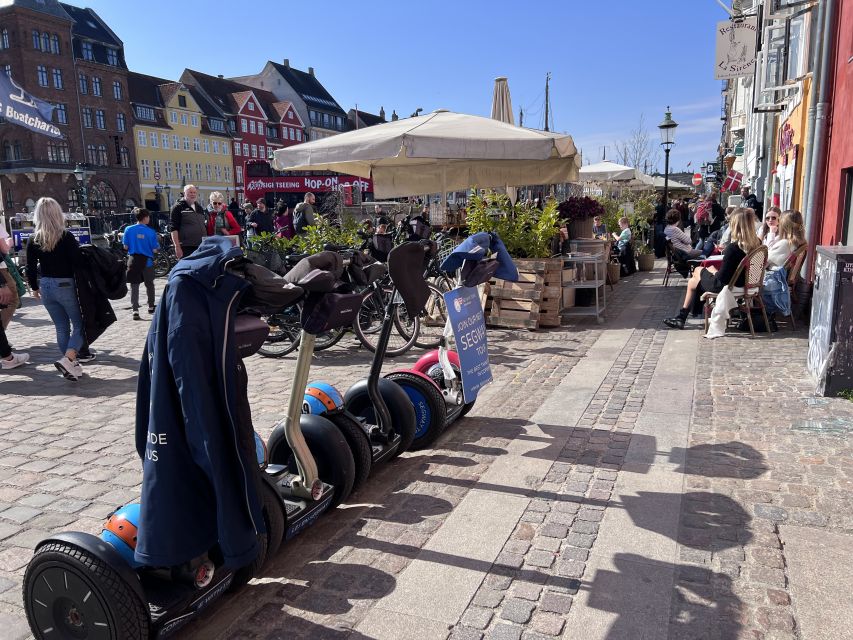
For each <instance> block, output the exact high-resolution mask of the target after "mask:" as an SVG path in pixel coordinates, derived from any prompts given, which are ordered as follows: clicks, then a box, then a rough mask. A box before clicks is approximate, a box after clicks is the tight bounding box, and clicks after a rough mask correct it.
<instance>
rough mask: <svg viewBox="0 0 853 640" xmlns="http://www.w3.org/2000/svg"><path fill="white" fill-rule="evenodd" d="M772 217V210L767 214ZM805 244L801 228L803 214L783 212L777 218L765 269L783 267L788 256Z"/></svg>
mask: <svg viewBox="0 0 853 640" xmlns="http://www.w3.org/2000/svg"><path fill="white" fill-rule="evenodd" d="M772 215H774V213H773V209H771V210H770V211H768V212H767V216H768V217H769V216H772ZM775 215H778V214H775ZM805 243H806V233H805V227H804V226H803V214H801V213H800V212H799V211H794V210H788V211H785V213H783V214H782V215H781V216H779V224H778V225H777V231H776V242H774V243H773V244H772V245H771V246H770V248H769V250H768V252H767V268H768V269H779V268H780V267H782V266H784V265H785V262H787V260H788V258H789V257H790V255H791V254H792V253H794V251H796V250H797V249H799V248H800V247H801V246H803V245H804V244H805Z"/></svg>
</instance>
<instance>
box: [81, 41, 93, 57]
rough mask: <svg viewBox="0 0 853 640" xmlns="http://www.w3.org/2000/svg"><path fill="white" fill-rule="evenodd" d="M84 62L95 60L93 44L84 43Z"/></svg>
mask: <svg viewBox="0 0 853 640" xmlns="http://www.w3.org/2000/svg"><path fill="white" fill-rule="evenodd" d="M82 46H83V60H94V59H95V53H94V52H93V51H92V43H91V42H84V43H83V45H82Z"/></svg>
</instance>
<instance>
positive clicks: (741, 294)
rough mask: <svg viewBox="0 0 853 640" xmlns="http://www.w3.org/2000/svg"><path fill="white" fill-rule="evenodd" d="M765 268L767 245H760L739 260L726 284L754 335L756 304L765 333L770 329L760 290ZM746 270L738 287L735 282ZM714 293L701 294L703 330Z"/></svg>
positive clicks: (714, 297)
mask: <svg viewBox="0 0 853 640" xmlns="http://www.w3.org/2000/svg"><path fill="white" fill-rule="evenodd" d="M766 268H767V247H765V246H763V245H762V246H760V247H758V248H757V249H753V250H752V251H750V252H749V253H748V254H747V255H746V257H745V258H744V259H743V260H741V263H740V265H739V266H738V268H737V270H736V271H735V273H734V275H733V276H732V279H731V280H730V281H729V284H728V285H726V286H727V287H728V288H729V289H730V290H731V292H732V294H733V295H734V297H735V300H737V307H736V308H737V309H738V310H739V311H742V312H744V313H745V314H746V320H747V322H748V323H749V333H750V334H751V335H752V337H753V338H754V337H755V327H754V326H753V324H752V309H753V308H754V307H755V304H756V303H757V306H758V308H759V309H761V315H763V316H764V328H765V329H766V331H767V333H771V331H770V322H769V320H768V319H767V310H766V309H765V308H764V300H762V298H761V292H762V290H763V289H764V270H765V269H766ZM744 271H746V275H745V278H744V286H743V287H738V286H736V285H735V283H736V282H737V281H738V278H740V275H741V273H743V272H744ZM717 295H718V294H716V293H711V292H706V293H704V294H702V300H704V301H705V332H706V333H707V331H708V320H709V319H710V317H711V311H713V309H714V303H715V302H716V301H717Z"/></svg>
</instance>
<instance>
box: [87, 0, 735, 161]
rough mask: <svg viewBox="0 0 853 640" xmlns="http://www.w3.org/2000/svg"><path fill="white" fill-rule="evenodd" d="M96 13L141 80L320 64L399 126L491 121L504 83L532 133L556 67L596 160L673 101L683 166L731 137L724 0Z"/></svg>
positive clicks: (581, 141) (577, 131) (221, 6)
mask: <svg viewBox="0 0 853 640" xmlns="http://www.w3.org/2000/svg"><path fill="white" fill-rule="evenodd" d="M72 2H73V0H72ZM81 4H82V3H81ZM85 4H86V6H90V7H92V8H93V9H95V10H96V11H97V12H98V13H99V14H100V15H101V17H102V18H103V19H104V20H105V21H106V22H107V24H109V25H110V26H111V28H112V29H113V30H114V31H115V32H116V33H117V34H118V36H119V37H120V38H121V39H122V40H123V41H124V43H125V55H126V58H127V63H128V65H129V66H130V68H131V69H132V70H134V71H139V72H142V73H148V74H152V75H157V76H161V77H164V78H169V79H174V78H177V77H178V76H179V75H180V74H181V72H182V70H183V69H184V68H185V67H189V68H194V69H198V70H200V71H204V72H206V73H210V74H219V73H221V74H224V75H225V76H226V77H228V76H237V75H245V74H249V73H255V72H257V71H260V69H261V68H262V66H263V64H264V62H265V61H266V60H268V59H270V60H276V61H281V60H282V59H283V58H289V59H290V63H291V65H292V66H294V67H297V68H300V69H307V68H308V67H309V66H313V67H314V68H315V70H316V74H317V76H318V78H319V79H320V81H321V82H322V83H323V84H324V85H325V87H326V88H327V89H328V90H329V92H330V93H331V94H332V95H333V96H334V97H335V99H336V100H337V101H338V102H339V103H340V104H341V106H342V107H343V108H344V109H345V110H346V109H350V108H352V107H353V106H354V105H355V104H356V103H358V105H359V108H360V109H364V110H366V111H370V112H373V113H377V112H378V111H379V107H380V106H384V107H385V111H386V112H387V115H388V116H389V117H390V115H391V111H392V109H396V111H397V113H398V114H400V115H401V116H407V115H409V114H411V113H412V112H413V111H414V110H415V109H416V108H417V107H423V109H424V110H425V111H432V110H434V109H438V108H447V109H451V110H453V111H460V112H465V113H473V114H480V115H486V116H488V115H489V110H490V106H491V96H492V89H493V86H494V78H495V77H496V76H507V77H508V79H509V87H510V92H511V95H512V101H513V110H514V112H515V114H516V124H517V123H518V122H517V118H518V110H519V108H520V107H523V108H524V111H525V114H526V115H525V121H524V123H525V125H527V126H537V127H541V125H542V122H543V104H544V85H545V74H546V72H549V71H550V72H551V105H552V107H553V114H554V117H553V125H554V129H555V130H557V131H564V132H567V133H570V134H571V135H572V136H574V138H575V142H576V144H577V146H578V147H579V148H581V149H582V150H583V152H584V159H585V162H596V161H598V160H600V159H601V154H602V148H603V147H604V146H607V148H608V149H607V157H608V159H614V157H615V153H614V143H615V142H616V141H618V140H621V139H625V138H627V137H628V136H629V135H630V131H631V130H632V129H634V128H636V126H637V124H638V121H639V118H640V115H641V114H643V115H644V116H645V121H646V126H647V128H648V129H649V132H650V133H651V135H652V139H653V141H654V142H655V144H657V143H658V142H659V137H658V131H657V127H656V125H657V124H658V123H659V122H660V121H661V120H662V119H663V113H664V111H665V109H666V106H667V105H671V106H672V116H673V118H674V119H675V120H676V121H677V122H678V123H679V128H678V130H677V133H676V145H675V147H674V148H673V151H672V156H671V159H672V166H673V168H674V170H683V169H684V168H685V166H686V164H687V163H688V162H690V161H692V167H691V169H692V170H695V169H696V168H697V167H698V166H699V165H700V164H702V163H703V162H704V161H707V160H712V159H714V158H715V156H716V148H717V145H718V143H719V139H720V129H721V121H720V83H719V82H718V81H715V80H714V79H713V78H714V75H713V74H714V27H715V24H716V22H717V21H720V20H724V19H725V18H726V17H727V16H726V14H725V13H724V12H723V10H722V9H721V8H720V7H719V5H717V4H716V3H715V2H714V0H597V1H592V2H581V1H580V0H562V1H559V2H558V1H533V2H530V1H528V2H524V1H515V2H505V1H504V0H492V1H491V2H485V1H482V0H456V1H455V2H447V1H445V0H433V1H432V2H422V3H417V4H415V3H408V2H393V3H392V2H385V1H377V2H371V1H368V2H357V3H346V2H335V1H333V0H327V1H326V2H324V3H316V2H302V3H290V2H287V3H285V2H281V1H280V0H253V1H252V2H245V3H234V2H226V1H225V0H208V1H204V0H179V1H177V2H176V1H174V0H172V1H169V2H166V1H164V0H149V1H148V2H145V3H140V2H116V1H115V0H89V2H86V3H85ZM131 7H132V9H131ZM662 165H663V161H662V160H661V166H660V169H661V170H662V169H663V166H662Z"/></svg>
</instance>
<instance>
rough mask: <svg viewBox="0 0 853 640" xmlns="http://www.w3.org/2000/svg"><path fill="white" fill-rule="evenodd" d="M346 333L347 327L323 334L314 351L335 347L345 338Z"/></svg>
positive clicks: (316, 341) (318, 338)
mask: <svg viewBox="0 0 853 640" xmlns="http://www.w3.org/2000/svg"><path fill="white" fill-rule="evenodd" d="M344 333H346V327H340V328H338V329H332V330H331V331H326V332H325V333H321V334H320V335H318V336H317V339H316V340H315V342H314V351H322V350H323V349H329V348H331V347H334V346H335V345H336V344H338V342H340V340H341V338H343V337H344Z"/></svg>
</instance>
